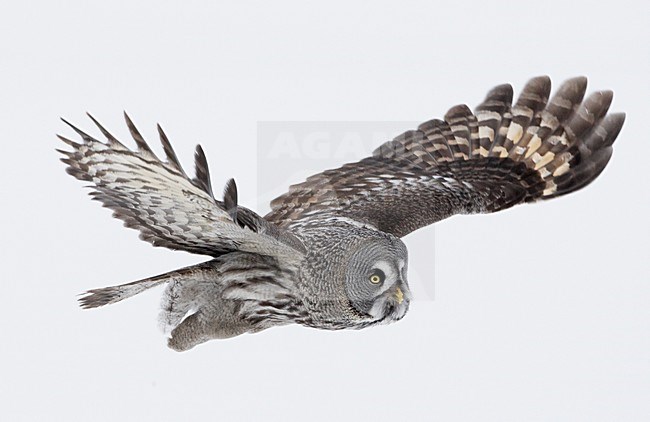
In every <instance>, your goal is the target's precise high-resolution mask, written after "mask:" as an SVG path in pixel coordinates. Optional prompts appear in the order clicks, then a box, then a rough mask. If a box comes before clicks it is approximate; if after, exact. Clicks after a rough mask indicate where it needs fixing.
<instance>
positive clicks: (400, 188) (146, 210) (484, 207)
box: [58, 76, 625, 351]
mask: <svg viewBox="0 0 650 422" xmlns="http://www.w3.org/2000/svg"><path fill="white" fill-rule="evenodd" d="M586 87H587V79H586V78H584V77H577V78H573V79H570V80H568V81H566V82H565V83H564V84H563V85H561V86H560V88H559V89H558V90H557V91H556V92H555V94H554V95H553V96H552V97H550V92H551V82H550V79H549V78H548V77H545V76H542V77H536V78H533V79H531V80H530V81H529V82H528V83H527V84H526V85H525V87H524V88H523V91H522V92H521V94H520V95H519V97H518V99H517V101H516V102H515V103H514V104H513V89H512V87H511V86H510V85H507V84H505V85H499V86H497V87H495V88H493V89H492V90H491V91H489V93H488V94H487V96H486V97H485V100H484V101H483V102H482V103H481V104H479V105H478V106H477V107H476V108H475V109H474V112H472V111H471V110H470V109H469V108H468V107H467V106H466V105H458V106H455V107H452V108H451V109H450V110H449V111H448V112H447V113H446V115H445V116H444V119H443V120H439V119H434V120H430V121H427V122H425V123H422V124H421V125H420V126H419V127H418V128H417V129H415V130H410V131H407V132H405V133H403V134H402V135H399V136H398V137H396V138H395V139H393V140H391V141H388V142H386V143H384V144H383V145H381V146H379V148H377V149H376V150H375V151H374V153H373V154H372V156H371V157H367V158H364V159H362V160H361V161H358V162H356V163H350V164H345V165H343V166H342V167H339V168H337V169H332V170H326V171H324V172H322V173H319V174H316V175H314V176H311V177H309V178H308V179H307V180H306V181H305V182H303V183H300V184H297V185H294V186H291V187H290V188H289V190H288V192H287V193H285V194H283V195H282V196H280V197H278V198H276V199H275V200H273V201H272V202H271V212H270V213H268V214H267V215H265V216H264V217H262V216H260V215H259V214H257V213H255V212H254V211H252V210H250V209H248V208H246V207H244V206H242V205H240V204H239V203H238V200H237V187H236V185H235V182H234V180H232V179H231V180H230V181H229V182H228V183H227V184H226V186H225V189H224V192H223V196H219V198H220V199H218V197H217V196H215V194H214V191H213V189H212V184H211V182H210V174H209V171H208V164H207V160H206V156H205V154H204V152H203V150H202V148H201V147H200V146H197V148H196V152H195V157H194V158H195V167H196V171H195V176H194V177H190V176H188V175H187V173H186V172H185V171H184V170H183V168H182V167H181V165H180V162H179V160H178V158H177V156H176V153H175V152H174V150H173V149H172V145H171V143H170V142H169V140H168V138H167V135H166V134H165V133H164V132H163V130H162V129H161V128H160V126H158V133H159V135H160V141H161V143H162V147H163V150H164V154H165V156H166V157H165V159H164V160H161V159H159V158H158V157H156V155H155V154H154V152H153V151H152V150H151V148H150V147H149V145H148V144H147V142H145V140H144V138H143V137H142V135H141V134H140V132H139V131H138V130H137V129H136V127H135V126H134V124H133V122H132V121H131V119H130V118H129V117H128V116H126V115H125V118H126V125H127V126H128V129H129V131H130V133H131V135H132V137H133V139H134V141H135V144H136V145H137V149H135V150H132V149H130V148H128V147H127V146H125V145H124V144H122V143H121V142H120V141H118V140H117V139H116V138H115V137H114V136H113V135H111V134H110V133H109V132H108V131H107V130H106V129H104V127H103V126H102V125H101V124H100V123H99V122H97V121H96V120H95V119H94V118H93V117H92V116H90V115H89V117H90V118H91V119H92V121H93V122H94V124H95V125H96V126H97V127H98V129H99V131H100V132H101V133H102V134H103V137H105V138H106V139H105V141H99V140H97V139H95V138H94V137H92V136H90V135H88V134H86V133H85V132H82V131H81V130H79V129H77V128H76V127H74V126H73V125H71V124H69V123H67V122H66V123H67V124H68V125H70V127H71V128H72V129H73V130H74V131H75V132H76V133H77V134H78V135H79V137H80V138H81V141H79V142H75V141H72V140H70V139H68V138H66V137H63V136H59V138H60V139H61V140H62V141H63V142H65V143H66V144H67V145H68V146H69V147H70V148H69V149H67V150H58V151H59V152H61V153H62V154H63V158H62V161H63V162H64V163H65V164H67V168H66V170H67V172H68V173H69V174H71V175H72V176H74V177H76V178H77V179H80V180H84V181H87V182H90V184H91V187H92V188H93V191H92V192H91V193H90V194H91V195H92V197H93V199H95V200H98V201H99V202H101V203H102V204H103V206H104V207H107V208H110V209H111V210H113V211H114V213H113V215H114V216H115V217H116V218H118V219H120V220H122V221H123V222H124V224H125V225H126V226H127V227H131V228H133V229H136V230H138V231H139V232H140V238H141V239H143V240H145V241H147V242H150V243H151V244H153V245H154V246H163V247H166V248H170V249H175V250H183V251H187V252H190V253H193V254H198V255H207V256H209V257H211V258H212V259H211V260H209V261H207V262H203V263H200V264H197V265H193V266H189V267H186V268H181V269H178V270H175V271H171V272H168V273H165V274H161V275H158V276H155V277H151V278H146V279H144V280H138V281H134V282H132V283H128V284H122V285H118V286H113V287H105V288H99V289H93V290H89V291H88V292H86V293H85V294H84V295H83V296H82V297H81V299H80V304H81V306H82V307H83V308H95V307H98V306H103V305H107V304H111V303H115V302H118V301H121V300H123V299H126V298H129V297H131V296H134V295H136V294H138V293H140V292H143V291H144V290H147V289H150V288H152V287H155V286H158V285H166V288H165V291H164V293H163V297H162V303H161V311H160V317H159V320H160V324H161V326H162V328H163V329H164V331H165V332H166V334H167V338H168V346H169V347H170V348H172V349H174V350H177V351H184V350H188V349H190V348H192V347H194V346H196V345H197V344H200V343H203V342H206V341H208V340H211V339H224V338H230V337H234V336H238V335H240V334H243V333H255V332H258V331H261V330H265V329H267V328H270V327H275V326H280V325H286V324H301V325H303V326H308V327H313V328H320V329H327V330H339V329H360V328H365V327H371V326H374V325H378V324H387V323H391V322H395V321H399V320H400V319H402V318H403V317H404V315H405V314H406V312H407V311H408V309H409V303H410V300H411V291H410V290H409V285H408V274H407V273H408V252H407V249H406V246H405V245H404V243H403V242H402V240H400V239H401V238H402V237H403V236H405V235H407V234H408V233H410V232H412V231H414V230H417V229H419V228H421V227H424V226H427V225H429V224H433V223H435V222H437V221H440V220H442V219H444V218H447V217H450V216H452V215H455V214H475V213H492V212H497V211H500V210H504V209H507V208H510V207H512V206H514V205H517V204H524V203H531V202H536V201H541V200H547V199H551V198H555V197H558V196H561V195H565V194H568V193H570V192H573V191H575V190H578V189H581V188H583V187H584V186H586V185H588V184H589V183H591V182H592V181H593V180H594V179H595V178H596V177H597V176H598V175H599V174H600V173H601V172H602V171H603V169H604V168H605V166H606V165H607V162H608V161H609V159H610V157H611V155H612V144H613V142H614V140H615V139H616V137H617V135H618V133H619V131H620V130H621V127H622V125H623V122H624V120H625V115H624V114H622V113H613V114H607V110H608V108H609V106H610V103H611V101H612V92H611V91H599V92H595V93H593V94H591V95H589V96H587V97H586V98H584V96H585V91H586ZM549 97H550V100H549ZM64 122H65V120H64Z"/></svg>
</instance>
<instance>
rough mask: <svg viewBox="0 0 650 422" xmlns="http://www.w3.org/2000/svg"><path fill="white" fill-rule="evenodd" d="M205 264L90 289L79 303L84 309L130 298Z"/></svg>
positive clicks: (187, 274) (177, 278)
mask: <svg viewBox="0 0 650 422" xmlns="http://www.w3.org/2000/svg"><path fill="white" fill-rule="evenodd" d="M203 265H205V264H199V265H193V266H190V267H185V268H181V269H179V270H175V271H170V272H168V273H164V274H160V275H157V276H155V277H149V278H145V279H142V280H138V281H133V282H131V283H126V284H120V285H119V286H111V287H103V288H101V289H92V290H88V291H87V292H85V293H82V297H81V298H80V299H79V305H80V306H81V307H82V308H83V309H90V308H97V307H100V306H104V305H110V304H112V303H116V302H119V301H121V300H124V299H128V298H130V297H132V296H135V295H137V294H138V293H142V292H144V291H145V290H148V289H150V288H152V287H156V286H158V285H160V284H166V283H168V282H170V281H173V280H182V279H186V278H188V277H190V276H191V275H192V274H194V273H195V272H196V271H197V270H198V269H199V268H200V267H201V266H203Z"/></svg>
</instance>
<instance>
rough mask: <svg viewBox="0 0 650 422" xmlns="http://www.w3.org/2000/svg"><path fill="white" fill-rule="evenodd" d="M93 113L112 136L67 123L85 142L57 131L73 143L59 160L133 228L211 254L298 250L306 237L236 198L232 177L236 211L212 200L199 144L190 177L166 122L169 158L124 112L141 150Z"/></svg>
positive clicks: (157, 241) (157, 240) (161, 242)
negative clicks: (161, 155) (161, 156)
mask: <svg viewBox="0 0 650 422" xmlns="http://www.w3.org/2000/svg"><path fill="white" fill-rule="evenodd" d="M90 118H91V119H92V120H93V122H94V123H95V124H96V125H97V126H98V128H99V129H100V131H101V132H102V133H103V135H104V136H105V137H106V140H107V141H106V142H101V141H98V140H97V139H95V138H93V137H92V136H90V135H88V134H86V133H84V132H82V131H81V130H79V129H77V128H76V127H74V126H72V125H71V124H69V123H67V122H66V123H67V124H68V125H69V126H71V127H72V129H74V131H75V132H77V134H78V135H79V136H80V137H81V138H82V140H83V142H82V143H77V142H74V141H71V140H70V139H67V138H65V137H63V136H59V138H60V139H61V140H62V141H63V142H65V143H66V144H68V145H69V146H71V147H72V151H63V150H58V151H59V152H60V153H62V154H63V155H64V158H62V159H61V160H62V161H63V162H64V163H66V164H67V165H68V167H67V169H66V171H67V172H68V173H69V174H71V175H72V176H74V177H76V178H77V179H79V180H84V181H89V182H91V183H92V186H91V187H92V188H93V192H91V195H92V196H93V199H95V200H98V201H100V202H102V204H103V205H104V206H105V207H107V208H110V209H112V210H113V211H114V214H113V215H114V216H115V217H116V218H119V219H120V220H122V221H124V224H125V225H126V226H127V227H131V228H134V229H136V230H138V231H140V238H141V239H143V240H146V241H147V242H150V243H151V244H153V245H154V246H164V247H167V248H170V249H175V250H184V251H187V252H191V253H196V254H202V255H210V256H213V257H217V256H220V255H222V254H225V253H229V252H233V251H244V252H251V253H258V254H262V255H270V256H287V257H296V256H298V255H300V253H301V252H300V249H301V247H300V242H299V241H297V239H295V238H294V237H293V236H292V235H290V234H289V233H286V232H285V231H284V230H282V229H280V228H278V227H275V226H274V225H273V224H272V223H269V222H267V221H265V220H264V219H262V218H261V217H260V216H258V215H257V214H255V213H254V212H252V211H250V210H248V209H246V208H244V207H238V206H237V205H236V203H235V204H234V205H233V204H232V201H233V199H232V198H233V195H232V192H233V189H234V190H235V192H236V189H235V188H234V182H232V183H229V185H228V186H229V190H228V192H230V193H229V194H227V196H228V198H230V199H229V200H228V202H229V204H228V206H229V207H230V208H231V209H230V210H228V209H226V206H225V205H224V203H223V202H221V201H218V200H216V199H215V198H214V195H213V194H212V187H211V184H210V175H209V170H208V165H207V160H206V158H205V154H204V153H203V150H202V149H201V147H200V146H198V147H197V149H196V154H195V161H196V177H195V178H194V179H190V178H189V177H188V176H187V175H186V174H185V171H184V170H183V168H182V167H181V165H180V162H179V161H178V158H177V157H176V153H175V152H174V150H173V149H172V146H171V143H170V142H169V140H168V139H167V136H166V135H165V133H164V132H163V131H162V129H161V128H160V126H158V132H159V134H160V140H161V143H162V145H163V149H164V152H165V155H166V157H167V160H166V161H164V162H163V161H161V160H159V159H158V158H157V157H156V155H155V154H154V153H153V151H152V150H151V148H150V147H149V145H148V144H147V143H146V142H145V140H144V138H143V137H142V135H141V134H140V132H139V131H138V130H137V129H136V127H135V126H134V124H133V123H132V122H131V120H130V119H129V117H128V116H126V114H125V118H126V123H127V126H128V128H129V131H130V132H131V135H132V136H133V139H134V140H135V142H136V144H137V150H136V151H132V150H130V149H129V148H127V147H126V146H124V145H123V144H122V143H121V142H119V141H118V140H117V139H116V138H115V137H114V136H113V135H111V134H110V133H109V132H108V131H107V130H106V129H104V128H103V127H102V126H101V125H100V124H99V123H98V122H97V121H96V120H95V119H94V118H92V116H90ZM64 122H65V120H64ZM234 201H236V193H235V195H234ZM233 207H234V209H233Z"/></svg>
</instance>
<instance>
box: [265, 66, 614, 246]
mask: <svg viewBox="0 0 650 422" xmlns="http://www.w3.org/2000/svg"><path fill="white" fill-rule="evenodd" d="M586 87H587V79H586V78H584V77H578V78H573V79H570V80H568V81H566V82H565V83H564V84H563V85H562V86H561V87H560V88H559V89H558V90H557V92H556V93H555V95H554V96H553V97H552V98H551V99H550V101H548V98H549V95H550V90H551V82H550V79H549V78H548V77H545V76H543V77H537V78H534V79H531V80H530V81H529V82H528V83H527V85H526V86H525V88H524V89H523V92H522V93H521V94H520V96H519V98H518V100H517V101H516V103H515V104H514V105H512V99H513V91H512V87H511V86H510V85H500V86H497V87H495V88H494V89H492V90H491V91H490V92H489V93H488V94H487V97H486V98H485V100H484V101H483V102H482V103H481V104H480V105H479V106H478V107H476V109H475V112H474V113H472V112H471V111H470V109H469V108H468V107H467V106H465V105H459V106H456V107H453V108H451V109H450V110H449V111H448V112H447V114H446V115H445V118H444V120H431V121H428V122H425V123H423V124H421V125H420V126H419V127H418V128H417V130H413V131H409V132H406V133H404V134H402V135H400V136H398V137H397V138H395V139H394V140H392V141H389V142H386V143H385V144H383V145H381V146H380V147H379V148H378V149H377V150H375V151H374V153H373V155H372V157H368V158H365V159H363V160H361V161H359V162H356V163H351V164H346V165H344V166H342V167H340V168H338V169H333V170H327V171H324V172H323V173H320V174H316V175H314V176H311V177H309V178H308V179H307V180H306V181H305V182H303V183H300V184H298V185H294V186H291V187H290V189H289V191H288V192H287V193H285V194H284V195H282V196H280V197H278V198H276V199H275V200H273V201H272V203H271V209H272V211H271V212H270V213H269V214H268V215H267V216H266V217H265V218H266V219H267V220H269V221H271V222H274V223H276V224H278V225H280V226H283V227H293V226H297V225H301V224H304V223H305V222H306V221H309V220H311V219H314V218H321V217H327V216H329V217H345V218H350V219H353V220H356V221H358V222H362V223H365V224H369V225H372V226H374V227H376V228H378V229H379V230H382V231H385V232H389V233H392V234H394V235H396V236H400V237H401V236H404V235H406V234H408V233H410V232H412V231H414V230H416V229H418V228H420V227H423V226H426V225H429V224H432V223H434V222H436V221H439V220H441V219H443V218H446V217H449V216H451V215H454V214H468V213H489V212H494V211H498V210H503V209H506V208H509V207H511V206H513V205H516V204H520V203H526V202H534V201H538V200H545V199H550V198H554V197H557V196H561V195H565V194H567V193H570V192H573V191H575V190H578V189H580V188H582V187H584V186H586V185H587V184H589V183H590V182H592V181H593V180H594V179H595V178H596V177H597V176H598V175H599V174H600V173H601V172H602V171H603V169H604V168H605V165H606V164H607V162H608V161H609V159H610V157H611V155H612V143H613V142H614V140H615V139H616V137H617V135H618V133H619V131H620V129H621V127H622V125H623V122H624V119H625V115H624V114H622V113H618V114H609V115H607V110H608V108H609V105H610V103H611V101H612V92H611V91H600V92H595V93H593V94H591V95H590V96H588V97H587V98H586V99H584V101H583V98H584V95H585V90H586Z"/></svg>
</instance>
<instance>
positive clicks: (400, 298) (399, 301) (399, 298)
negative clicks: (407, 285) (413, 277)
mask: <svg viewBox="0 0 650 422" xmlns="http://www.w3.org/2000/svg"><path fill="white" fill-rule="evenodd" d="M395 299H397V304H398V305H401V304H402V302H404V293H403V292H402V289H400V288H399V287H398V288H397V289H396V290H395Z"/></svg>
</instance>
